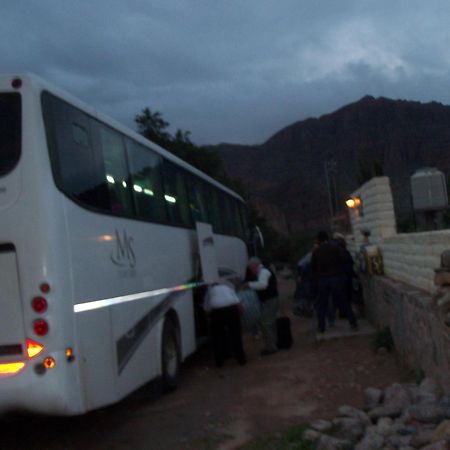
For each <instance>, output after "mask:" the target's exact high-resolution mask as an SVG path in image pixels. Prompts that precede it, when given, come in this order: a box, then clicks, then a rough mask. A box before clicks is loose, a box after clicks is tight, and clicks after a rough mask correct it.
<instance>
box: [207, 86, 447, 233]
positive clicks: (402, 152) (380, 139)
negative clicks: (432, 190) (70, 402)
mask: <svg viewBox="0 0 450 450" xmlns="http://www.w3.org/2000/svg"><path fill="white" fill-rule="evenodd" d="M210 148H213V149H215V150H217V151H219V152H220V154H221V155H222V158H223V160H224V163H225V167H226V170H227V172H228V174H229V176H230V177H232V178H234V179H236V180H238V181H239V182H240V183H241V184H242V185H243V186H244V187H245V189H246V190H247V192H248V194H249V201H250V203H251V204H253V205H254V206H255V207H256V208H257V209H258V210H259V211H260V212H261V213H262V214H263V215H265V216H266V218H267V219H268V221H269V223H271V224H272V226H273V227H274V228H275V229H277V230H278V231H280V232H282V233H285V234H287V233H290V232H299V231H308V230H309V231H312V230H315V229H318V228H322V227H326V226H328V225H329V223H330V208H331V207H330V195H329V192H328V190H329V189H328V186H327V175H328V179H329V181H330V182H331V184H332V185H334V184H335V185H336V194H334V193H332V196H331V197H332V199H331V200H332V202H333V203H335V204H337V205H338V208H337V210H338V211H340V212H342V211H345V207H344V200H345V198H346V197H347V196H348V194H349V193H350V192H352V191H353V190H355V189H356V188H357V187H358V186H359V184H360V181H361V180H360V177H359V176H360V175H361V172H362V169H363V167H364V166H366V168H368V170H372V171H373V172H374V166H375V165H378V166H379V167H382V169H383V171H384V173H385V175H387V176H388V177H389V178H390V179H391V184H392V188H393V194H394V204H395V209H396V213H397V216H398V217H399V218H400V220H402V218H405V217H408V216H409V215H410V213H411V206H410V190H409V177H410V176H411V175H412V174H413V173H414V171H415V170H417V169H418V168H421V167H424V166H427V167H429V166H431V167H438V168H439V169H440V170H442V171H443V172H444V173H445V174H446V175H448V174H449V173H450V106H447V105H443V104H442V103H439V102H436V101H431V102H427V103H422V102H418V101H409V100H392V99H389V98H386V97H377V98H375V97H373V96H370V95H366V96H363V97H362V98H361V99H359V100H357V101H355V102H353V103H350V104H347V105H344V106H342V107H340V108H338V109H337V110H335V111H333V112H331V113H327V114H323V115H321V116H320V117H317V118H307V119H304V120H301V121H297V122H294V123H292V124H290V125H288V126H286V127H284V128H282V129H281V130H279V131H277V132H275V133H274V134H273V135H272V136H271V137H269V138H268V139H267V140H266V141H265V142H264V143H262V144H258V145H240V144H227V143H223V144H219V145H216V146H210ZM331 187H333V186H331ZM332 209H335V208H332Z"/></svg>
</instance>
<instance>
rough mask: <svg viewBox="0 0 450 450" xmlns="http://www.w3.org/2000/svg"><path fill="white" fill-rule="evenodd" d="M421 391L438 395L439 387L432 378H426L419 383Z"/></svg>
mask: <svg viewBox="0 0 450 450" xmlns="http://www.w3.org/2000/svg"><path fill="white" fill-rule="evenodd" d="M419 391H420V392H422V393H423V394H432V395H436V396H437V395H438V393H439V388H438V386H437V384H436V382H435V381H434V380H433V379H432V378H424V379H423V380H422V382H421V383H420V385H419Z"/></svg>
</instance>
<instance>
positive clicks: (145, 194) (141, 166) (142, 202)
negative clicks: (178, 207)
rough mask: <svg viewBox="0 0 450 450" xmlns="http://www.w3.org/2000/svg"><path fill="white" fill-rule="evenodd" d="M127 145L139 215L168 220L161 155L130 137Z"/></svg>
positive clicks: (142, 217)
mask: <svg viewBox="0 0 450 450" xmlns="http://www.w3.org/2000/svg"><path fill="white" fill-rule="evenodd" d="M126 145H127V152H128V161H129V163H130V172H131V181H132V184H133V196H134V201H135V205H136V214H137V216H138V217H139V218H141V219H145V220H151V221H156V222H166V221H167V214H166V210H165V205H164V198H163V190H162V180H161V170H162V159H161V157H160V156H159V155H157V154H156V153H154V152H153V151H151V150H150V149H148V148H146V147H144V146H142V145H139V144H138V143H136V142H134V141H132V140H130V139H127V141H126Z"/></svg>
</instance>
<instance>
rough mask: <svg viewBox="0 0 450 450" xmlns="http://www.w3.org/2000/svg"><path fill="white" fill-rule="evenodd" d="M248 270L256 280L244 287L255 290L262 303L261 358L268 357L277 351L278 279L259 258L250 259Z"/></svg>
mask: <svg viewBox="0 0 450 450" xmlns="http://www.w3.org/2000/svg"><path fill="white" fill-rule="evenodd" d="M248 268H249V270H250V272H251V273H252V274H253V275H254V276H255V277H256V280H255V281H249V282H247V283H245V284H244V286H245V287H248V288H250V289H254V290H255V291H256V294H257V295H258V297H259V301H260V302H261V319H260V328H261V334H262V337H263V341H264V345H265V348H264V349H263V350H262V351H261V356H266V355H270V354H272V353H275V352H276V351H277V334H276V318H277V313H278V306H279V300H278V286H277V278H276V276H275V274H274V273H273V272H272V271H271V270H270V269H268V268H266V267H264V266H263V265H262V263H261V260H260V259H259V258H256V257H252V258H250V260H249V262H248Z"/></svg>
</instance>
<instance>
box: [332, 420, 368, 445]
mask: <svg viewBox="0 0 450 450" xmlns="http://www.w3.org/2000/svg"><path fill="white" fill-rule="evenodd" d="M333 425H335V426H336V427H337V428H338V431H337V432H336V433H335V434H336V436H337V437H338V438H341V439H347V440H349V441H351V442H357V441H358V440H359V439H360V438H362V437H363V436H364V431H365V424H364V423H363V422H361V421H360V420H359V419H355V418H353V417H338V418H336V419H334V420H333Z"/></svg>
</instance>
